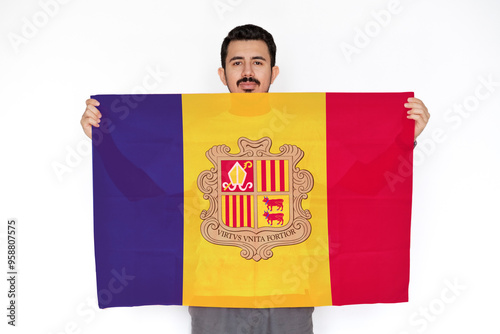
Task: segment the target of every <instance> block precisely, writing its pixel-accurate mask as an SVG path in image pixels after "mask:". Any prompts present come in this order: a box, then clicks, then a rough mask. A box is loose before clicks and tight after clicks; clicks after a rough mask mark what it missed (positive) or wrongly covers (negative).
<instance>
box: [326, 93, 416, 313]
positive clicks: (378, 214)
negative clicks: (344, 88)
mask: <svg viewBox="0 0 500 334" xmlns="http://www.w3.org/2000/svg"><path fill="white" fill-rule="evenodd" d="M410 96H413V94H412V93H390V94H389V93H386V94H380V93H327V94H326V153H327V161H326V164H327V196H328V202H327V210H328V235H329V245H330V246H329V247H330V249H329V253H330V279H331V291H332V304H333V305H345V304H359V303H394V302H404V301H408V283H409V259H410V219H411V189H412V177H411V170H412V167H411V164H412V152H413V131H414V126H415V125H414V124H415V123H414V122H411V121H408V119H407V118H406V115H407V113H406V111H407V109H406V108H404V103H405V102H406V100H407V98H408V97H410ZM400 159H403V160H404V161H405V163H406V164H405V165H404V166H406V167H407V169H406V170H410V173H409V174H408V173H406V175H402V174H401V172H399V170H401V168H402V167H401V162H400ZM408 166H409V167H408ZM387 173H392V175H395V177H397V178H399V179H398V180H401V178H403V179H404V180H403V181H402V182H399V181H398V183H397V184H394V185H393V187H391V186H390V185H389V182H388V179H387Z"/></svg>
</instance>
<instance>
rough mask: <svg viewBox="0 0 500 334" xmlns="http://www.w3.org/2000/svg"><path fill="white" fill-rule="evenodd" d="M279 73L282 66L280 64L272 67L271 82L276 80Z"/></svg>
mask: <svg viewBox="0 0 500 334" xmlns="http://www.w3.org/2000/svg"><path fill="white" fill-rule="evenodd" d="M279 73H280V68H279V67H278V66H274V67H273V68H272V69H271V84H272V83H273V82H274V79H276V77H277V76H278V74H279Z"/></svg>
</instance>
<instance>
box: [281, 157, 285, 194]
mask: <svg viewBox="0 0 500 334" xmlns="http://www.w3.org/2000/svg"><path fill="white" fill-rule="evenodd" d="M280 191H285V160H280Z"/></svg>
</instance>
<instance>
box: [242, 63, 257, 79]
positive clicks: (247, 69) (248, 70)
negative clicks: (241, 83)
mask: <svg viewBox="0 0 500 334" xmlns="http://www.w3.org/2000/svg"><path fill="white" fill-rule="evenodd" d="M242 76H243V77H253V76H254V73H253V68H252V63H251V62H245V66H244V67H243V73H242Z"/></svg>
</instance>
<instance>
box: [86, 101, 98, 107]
mask: <svg viewBox="0 0 500 334" xmlns="http://www.w3.org/2000/svg"><path fill="white" fill-rule="evenodd" d="M85 104H86V105H89V104H90V105H93V106H96V107H97V106H99V105H100V104H101V103H99V101H97V100H96V99H87V100H86V101H85Z"/></svg>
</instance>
